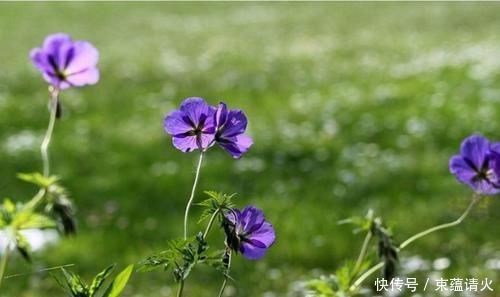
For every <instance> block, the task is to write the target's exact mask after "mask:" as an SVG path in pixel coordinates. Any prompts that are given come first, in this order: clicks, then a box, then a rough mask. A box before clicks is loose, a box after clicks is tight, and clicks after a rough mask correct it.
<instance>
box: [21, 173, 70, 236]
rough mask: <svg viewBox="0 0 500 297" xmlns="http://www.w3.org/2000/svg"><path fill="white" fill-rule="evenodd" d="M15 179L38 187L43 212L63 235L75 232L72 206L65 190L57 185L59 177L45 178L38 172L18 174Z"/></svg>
mask: <svg viewBox="0 0 500 297" xmlns="http://www.w3.org/2000/svg"><path fill="white" fill-rule="evenodd" d="M17 177H18V178H19V179H21V180H23V181H25V182H28V183H31V184H34V185H37V186H38V187H40V189H41V191H43V192H42V194H43V198H44V199H45V211H46V212H47V213H48V214H50V216H52V217H53V218H54V219H55V220H56V221H57V222H58V227H59V229H60V230H61V231H62V232H63V233H64V234H66V235H71V234H74V233H75V232H76V222H75V218H74V213H75V211H74V206H73V203H72V202H71V200H70V199H69V198H68V192H67V191H66V188H64V187H63V186H62V185H61V184H60V183H59V181H60V179H59V177H57V176H55V175H52V176H49V177H45V176H43V175H42V174H41V173H39V172H34V173H18V174H17Z"/></svg>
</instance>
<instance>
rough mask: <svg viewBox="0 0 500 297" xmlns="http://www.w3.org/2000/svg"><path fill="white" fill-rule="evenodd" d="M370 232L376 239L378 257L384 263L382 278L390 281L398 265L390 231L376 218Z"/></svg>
mask: <svg viewBox="0 0 500 297" xmlns="http://www.w3.org/2000/svg"><path fill="white" fill-rule="evenodd" d="M372 232H373V234H375V235H376V236H377V237H378V255H379V258H380V259H381V260H382V261H384V268H383V275H384V278H385V279H387V280H391V279H392V278H394V276H395V275H396V270H397V267H398V264H399V256H398V253H399V249H398V247H397V246H396V245H395V244H394V241H393V240H392V234H391V232H390V230H388V229H387V228H386V227H385V226H384V225H383V224H382V219H380V218H377V219H375V220H374V224H373V231H372Z"/></svg>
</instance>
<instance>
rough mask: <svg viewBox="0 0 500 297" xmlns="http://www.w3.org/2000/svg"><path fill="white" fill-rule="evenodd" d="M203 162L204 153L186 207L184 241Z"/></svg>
mask: <svg viewBox="0 0 500 297" xmlns="http://www.w3.org/2000/svg"><path fill="white" fill-rule="evenodd" d="M202 162H203V151H202V152H201V153H200V159H199V160H198V166H197V167H196V173H195V176H194V183H193V188H192V189H191V196H190V197H189V200H188V203H187V205H186V212H185V213H184V240H186V239H187V234H188V216H189V209H191V204H192V203H193V199H194V194H195V193H196V185H197V184H198V178H199V176H200V170H201V163H202Z"/></svg>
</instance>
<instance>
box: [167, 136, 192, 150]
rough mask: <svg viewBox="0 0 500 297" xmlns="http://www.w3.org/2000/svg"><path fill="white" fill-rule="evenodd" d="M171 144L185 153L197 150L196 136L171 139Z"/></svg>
mask: <svg viewBox="0 0 500 297" xmlns="http://www.w3.org/2000/svg"><path fill="white" fill-rule="evenodd" d="M172 143H173V144H174V146H175V147H176V148H177V149H179V150H181V151H183V152H185V153H189V152H192V151H194V150H196V149H197V148H198V143H197V141H196V136H185V137H177V136H174V137H172Z"/></svg>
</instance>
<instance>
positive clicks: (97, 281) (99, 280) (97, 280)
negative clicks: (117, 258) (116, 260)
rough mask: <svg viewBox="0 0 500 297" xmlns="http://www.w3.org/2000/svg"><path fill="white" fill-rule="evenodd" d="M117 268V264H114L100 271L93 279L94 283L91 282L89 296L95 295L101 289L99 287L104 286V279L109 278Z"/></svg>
mask: <svg viewBox="0 0 500 297" xmlns="http://www.w3.org/2000/svg"><path fill="white" fill-rule="evenodd" d="M114 268H115V264H112V265H110V266H108V267H106V268H105V269H104V270H103V271H101V272H99V273H98V274H97V275H96V276H95V277H94V279H93V280H92V284H90V288H89V296H90V297H93V296H95V294H96V293H97V291H98V290H99V288H100V287H101V286H102V284H103V283H104V281H106V279H107V278H108V276H110V275H111V273H112V272H113V269H114Z"/></svg>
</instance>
